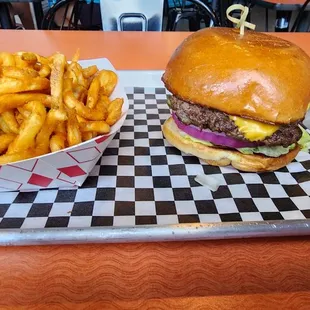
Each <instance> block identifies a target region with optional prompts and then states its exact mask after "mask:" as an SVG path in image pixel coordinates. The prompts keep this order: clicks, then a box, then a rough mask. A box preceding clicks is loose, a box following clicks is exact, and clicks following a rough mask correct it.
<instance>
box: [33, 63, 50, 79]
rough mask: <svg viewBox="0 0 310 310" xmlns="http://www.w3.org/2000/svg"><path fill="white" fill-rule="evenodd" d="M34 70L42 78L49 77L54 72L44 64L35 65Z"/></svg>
mask: <svg viewBox="0 0 310 310" xmlns="http://www.w3.org/2000/svg"><path fill="white" fill-rule="evenodd" d="M34 68H35V70H37V73H38V75H39V76H41V77H49V76H50V74H51V71H52V69H51V67H50V66H49V65H44V64H35V66H34Z"/></svg>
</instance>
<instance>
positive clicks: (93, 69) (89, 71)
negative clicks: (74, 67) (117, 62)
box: [82, 65, 98, 79]
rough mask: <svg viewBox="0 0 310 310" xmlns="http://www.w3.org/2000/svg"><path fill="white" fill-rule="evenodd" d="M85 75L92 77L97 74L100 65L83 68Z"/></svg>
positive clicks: (86, 77) (85, 76)
mask: <svg viewBox="0 0 310 310" xmlns="http://www.w3.org/2000/svg"><path fill="white" fill-rule="evenodd" d="M82 72H83V76H84V78H85V79H88V78H90V77H91V76H93V75H94V74H96V73H97V72H98V67H97V66H95V65H94V66H89V67H87V68H84V69H83V71H82Z"/></svg>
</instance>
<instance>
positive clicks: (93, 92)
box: [86, 78, 100, 109]
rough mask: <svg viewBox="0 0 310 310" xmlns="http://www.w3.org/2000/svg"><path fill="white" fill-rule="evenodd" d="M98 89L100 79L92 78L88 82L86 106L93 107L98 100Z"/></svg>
mask: <svg viewBox="0 0 310 310" xmlns="http://www.w3.org/2000/svg"><path fill="white" fill-rule="evenodd" d="M99 89H100V81H99V79H97V78H94V79H93V81H92V82H91V84H90V87H89V89H88V95H87V102H86V106H88V107H89V108H91V109H93V108H94V107H95V106H96V104H97V101H98V97H99Z"/></svg>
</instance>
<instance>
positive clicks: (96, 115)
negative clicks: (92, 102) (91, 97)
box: [64, 92, 105, 121]
mask: <svg viewBox="0 0 310 310" xmlns="http://www.w3.org/2000/svg"><path fill="white" fill-rule="evenodd" d="M64 101H65V104H66V106H67V107H68V108H70V109H75V111H76V113H77V114H78V115H80V116H82V117H83V118H86V119H89V120H94V121H100V120H102V119H104V116H105V114H104V111H103V110H100V109H90V108H88V107H86V106H85V105H84V104H83V102H81V101H79V100H77V99H76V98H75V97H74V95H73V93H72V92H67V93H65V95H64Z"/></svg>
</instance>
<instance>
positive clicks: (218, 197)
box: [0, 71, 310, 245]
mask: <svg viewBox="0 0 310 310" xmlns="http://www.w3.org/2000/svg"><path fill="white" fill-rule="evenodd" d="M161 73H162V72H160V71H155V72H151V71H140V72H137V71H136V72H129V71H127V72H120V76H121V79H122V82H123V84H124V85H131V86H128V87H127V88H126V92H127V94H128V99H129V103H130V110H129V113H128V117H127V119H126V121H125V123H124V126H123V127H122V128H121V130H120V132H119V133H118V134H117V135H116V136H115V138H114V140H113V141H112V142H111V144H110V145H109V147H108V148H107V150H106V152H105V153H104V155H103V157H102V158H101V159H100V160H99V161H98V163H97V165H96V166H95V168H94V170H93V171H92V172H91V174H90V176H89V177H88V179H87V180H86V182H85V183H84V185H83V186H82V187H81V188H78V189H70V190H69V189H68V190H66V189H62V190H57V189H52V190H40V191H38V192H25V193H21V192H8V193H0V245H28V244H55V243H89V242H130V241H161V240H162V241H168V240H202V239H221V238H246V237H263V236H265V237H266V236H293V235H294V236H296V235H309V234H310V227H309V223H310V220H309V219H308V218H310V172H309V169H310V154H308V153H300V154H299V155H298V157H297V158H296V160H294V161H293V162H292V163H291V164H290V165H288V166H287V167H285V168H282V169H280V170H279V171H277V172H274V173H272V172H271V173H263V174H255V173H242V172H238V171H237V170H235V169H233V168H231V167H223V168H219V167H212V166H208V165H205V164H202V163H201V162H199V160H198V159H197V158H195V157H193V156H188V155H185V154H181V153H180V152H179V151H178V150H176V149H175V148H173V147H171V146H170V145H169V144H168V143H167V142H166V141H165V140H164V139H163V137H162V133H161V127H160V126H161V124H162V123H163V122H164V120H165V119H166V118H167V117H168V116H169V110H168V108H167V105H166V91H165V89H164V88H163V85H162V83H161V82H160V76H161ZM133 83H135V84H134V85H133ZM132 85H133V86H132ZM307 121H308V119H306V122H305V123H307ZM201 172H204V173H206V174H210V175H211V174H212V175H214V176H215V177H217V178H218V179H219V180H220V182H221V186H220V188H219V190H218V191H217V192H210V191H209V190H208V189H206V188H205V187H202V186H200V185H199V184H197V183H196V182H195V181H194V177H195V176H196V175H197V174H198V173H201Z"/></svg>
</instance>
